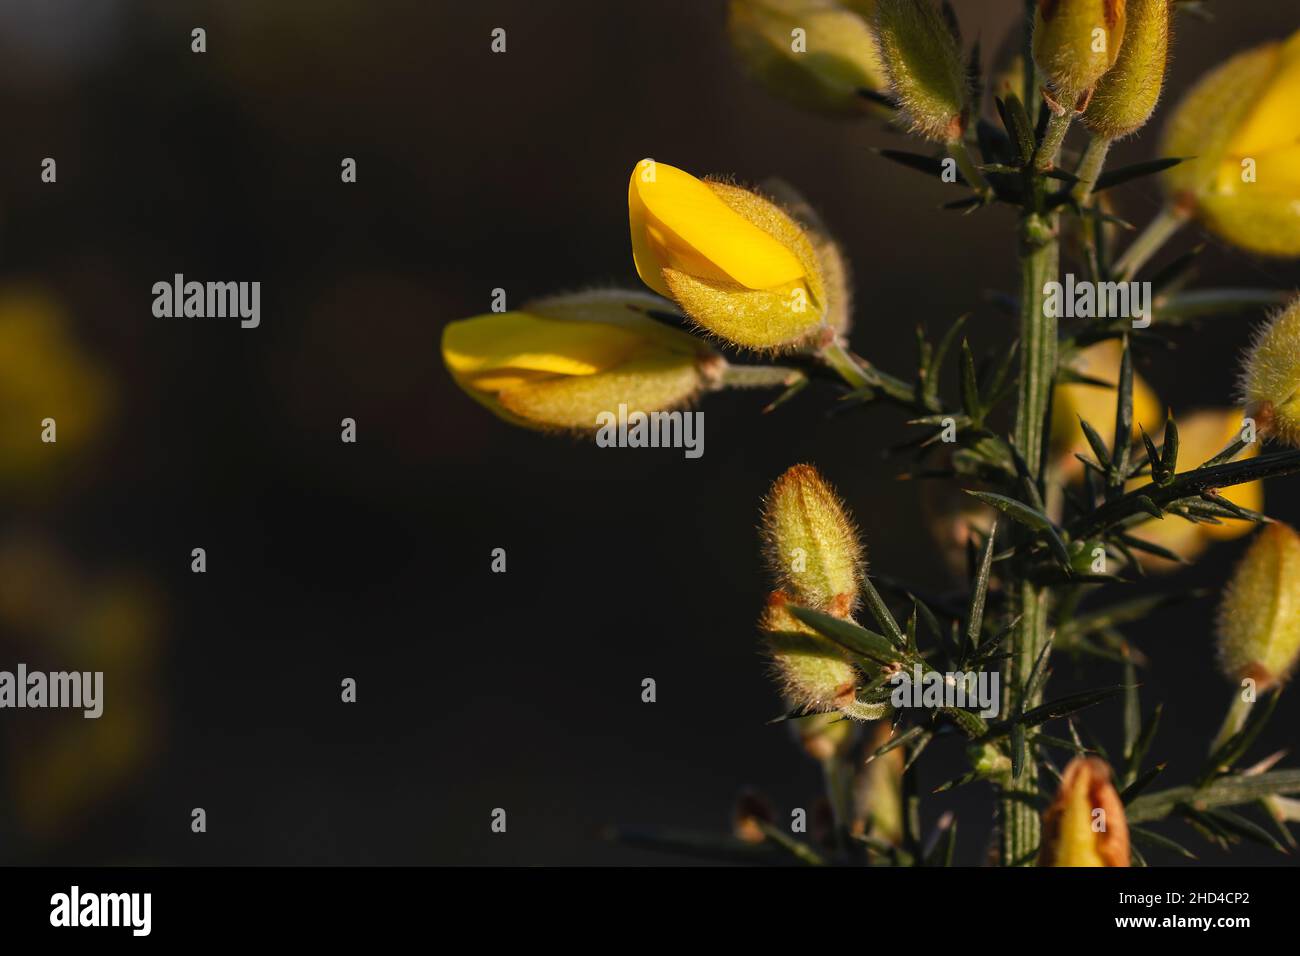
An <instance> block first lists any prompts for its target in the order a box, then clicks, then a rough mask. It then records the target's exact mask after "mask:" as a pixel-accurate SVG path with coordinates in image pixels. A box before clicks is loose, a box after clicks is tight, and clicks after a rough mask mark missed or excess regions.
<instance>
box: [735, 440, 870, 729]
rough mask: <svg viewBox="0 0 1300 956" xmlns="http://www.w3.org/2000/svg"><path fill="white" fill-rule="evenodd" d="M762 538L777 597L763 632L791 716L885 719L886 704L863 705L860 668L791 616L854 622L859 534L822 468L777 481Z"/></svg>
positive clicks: (799, 468)
mask: <svg viewBox="0 0 1300 956" xmlns="http://www.w3.org/2000/svg"><path fill="white" fill-rule="evenodd" d="M763 539H764V544H765V546H766V552H767V559H768V564H769V565H770V567H771V569H772V573H773V575H774V577H775V579H776V583H777V590H776V591H773V592H772V595H771V596H770V597H769V599H768V603H767V607H766V608H765V609H764V611H763V616H762V619H761V621H760V622H759V627H760V628H761V629H762V631H763V632H764V634H765V636H766V640H767V647H768V652H769V653H770V655H771V658H772V662H773V666H774V668H775V671H776V674H777V677H778V679H779V681H780V684H781V689H782V692H783V693H784V696H785V698H786V701H787V702H788V704H789V705H790V707H791V709H792V710H798V711H803V712H806V713H820V712H825V711H830V710H835V711H839V712H840V713H842V714H844V715H845V716H848V717H853V718H856V719H859V720H874V719H876V718H878V717H880V716H882V715H883V714H884V713H885V710H886V708H885V706H884V705H883V704H870V703H864V702H862V701H859V700H858V695H857V692H858V686H859V683H860V675H859V673H858V669H857V668H856V667H855V666H854V665H853V664H852V663H851V662H850V661H849V660H848V659H847V658H845V656H844V654H843V653H842V652H841V651H840V649H839V648H838V647H837V646H836V645H835V644H833V643H832V642H831V641H829V640H827V639H826V638H825V637H822V636H821V635H820V634H818V633H817V632H816V631H814V630H813V629H812V628H810V627H808V626H806V625H805V624H803V623H802V622H800V621H799V620H797V619H796V618H795V617H794V616H793V615H792V614H791V613H790V611H789V609H788V605H790V604H795V605H798V606H802V607H808V608H812V609H813V610H816V611H822V612H824V613H826V614H830V615H832V616H834V617H839V618H844V619H845V620H851V619H852V615H853V611H854V609H855V608H856V607H857V603H858V594H859V591H860V589H861V587H862V579H863V575H864V574H865V567H866V565H865V558H864V555H863V548H862V542H861V541H860V540H859V539H858V533H857V530H856V529H855V528H854V526H853V522H852V520H851V519H850V518H849V515H848V511H847V509H846V508H845V506H844V503H843V502H842V501H841V500H840V498H839V496H838V495H837V494H836V493H835V491H834V490H833V489H832V488H831V487H830V485H828V484H827V483H826V481H825V479H823V478H822V476H821V475H820V474H819V473H818V471H817V469H816V468H814V467H812V466H811V465H795V466H794V467H792V468H790V469H789V470H788V471H786V472H785V474H783V475H782V476H781V477H780V478H778V479H777V480H776V483H775V484H774V485H773V486H772V489H771V491H769V492H768V495H767V498H766V499H765V500H764V502H763Z"/></svg>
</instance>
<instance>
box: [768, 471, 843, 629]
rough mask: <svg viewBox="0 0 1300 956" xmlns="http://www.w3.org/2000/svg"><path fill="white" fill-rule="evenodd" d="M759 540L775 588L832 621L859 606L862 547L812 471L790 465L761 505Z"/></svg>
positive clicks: (838, 505) (830, 492)
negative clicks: (831, 616) (824, 614)
mask: <svg viewBox="0 0 1300 956" xmlns="http://www.w3.org/2000/svg"><path fill="white" fill-rule="evenodd" d="M763 539H764V542H765V544H766V546H767V559H768V563H769V564H770V565H771V568H772V571H773V573H774V574H775V575H776V580H777V584H778V586H780V587H781V588H782V589H783V590H785V591H787V592H788V593H789V594H790V595H791V597H792V598H793V600H794V601H795V602H796V603H798V604H802V605H805V606H806V607H811V608H816V609H817V610H819V611H825V612H826V613H828V614H834V615H835V616H836V617H848V616H849V615H850V614H851V613H852V612H853V609H854V607H856V605H857V602H858V591H859V589H860V588H861V586H862V575H863V568H864V561H863V552H862V543H861V542H860V541H859V540H858V534H857V531H856V529H855V528H854V526H853V522H852V521H851V520H850V518H849V514H848V510H847V509H846V508H845V507H844V503H843V502H842V501H841V500H840V498H839V495H837V494H836V493H835V491H834V490H833V489H832V488H831V486H830V485H828V484H827V483H826V481H825V479H823V478H822V476H821V475H820V474H819V473H818V471H817V469H816V468H814V467H813V466H812V465H795V466H794V467H793V468H790V469H789V470H788V471H786V473H785V474H783V475H782V476H781V477H780V478H778V479H777V480H776V482H775V484H773V485H772V490H771V491H769V492H768V494H767V498H765V499H764V501H763Z"/></svg>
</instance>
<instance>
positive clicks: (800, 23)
mask: <svg viewBox="0 0 1300 956" xmlns="http://www.w3.org/2000/svg"><path fill="white" fill-rule="evenodd" d="M727 34H728V36H729V37H730V38H731V45H732V47H733V48H734V49H735V51H736V54H737V56H738V57H739V59H740V62H741V65H742V66H744V68H745V70H746V72H748V73H749V74H750V75H751V76H753V77H754V78H755V79H756V80H758V81H759V82H760V83H762V84H763V85H764V86H765V87H767V88H768V89H769V90H770V91H772V92H773V93H775V94H777V95H778V96H781V97H783V98H785V99H787V100H789V101H791V102H792V103H794V104H795V105H797V106H801V107H803V108H805V109H811V110H817V111H819V112H824V113H837V114H843V115H850V116H852V115H861V114H863V113H864V112H867V111H875V112H879V113H881V114H886V113H888V112H889V111H888V110H887V109H886V108H885V107H883V106H880V105H874V104H872V102H871V101H870V100H868V99H865V98H864V97H862V96H861V95H860V94H859V92H858V91H859V90H864V89H865V90H871V91H873V92H877V93H878V92H882V91H883V90H885V88H886V87H887V86H888V82H889V81H888V78H887V77H886V76H885V68H884V66H883V65H882V64H881V62H880V50H879V47H877V45H876V38H875V35H874V34H873V33H872V32H871V30H870V28H869V27H868V26H867V22H866V20H864V19H863V16H862V15H860V14H859V12H854V11H853V10H846V9H844V7H843V6H842V5H841V4H839V3H837V2H836V0H731V3H730V5H729V7H728V15H727Z"/></svg>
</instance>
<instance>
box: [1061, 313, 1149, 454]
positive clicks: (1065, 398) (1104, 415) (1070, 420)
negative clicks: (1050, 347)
mask: <svg viewBox="0 0 1300 956" xmlns="http://www.w3.org/2000/svg"><path fill="white" fill-rule="evenodd" d="M1123 351H1124V350H1123V347H1122V346H1121V345H1120V343H1119V342H1118V340H1116V339H1106V340H1105V341H1102V342H1098V343H1096V344H1095V345H1090V346H1088V347H1086V348H1083V349H1080V350H1079V351H1078V352H1077V353H1075V354H1074V355H1073V356H1072V357H1071V358H1070V363H1069V364H1070V367H1071V368H1072V369H1073V370H1074V372H1075V373H1077V374H1078V375H1079V376H1080V377H1082V378H1086V379H1091V380H1095V381H1097V382H1105V383H1108V385H1110V386H1111V387H1107V385H1099V384H1098V385H1094V384H1092V383H1091V382H1067V383H1064V384H1061V385H1057V386H1056V389H1055V393H1054V395H1053V398H1052V450H1053V452H1054V453H1055V454H1056V456H1057V457H1058V460H1059V463H1060V465H1061V467H1062V468H1063V469H1064V470H1065V472H1066V473H1067V474H1069V475H1071V476H1073V475H1077V474H1078V473H1079V468H1080V467H1081V466H1080V464H1079V462H1078V460H1077V459H1076V458H1075V457H1074V455H1075V453H1076V452H1077V453H1080V454H1091V452H1090V451H1089V446H1088V441H1087V439H1086V438H1085V437H1084V433H1083V426H1082V425H1081V424H1080V422H1079V420H1080V419H1083V421H1086V422H1087V423H1088V424H1089V425H1091V426H1092V427H1093V428H1095V429H1096V430H1097V432H1098V433H1099V434H1100V435H1101V436H1102V437H1103V438H1106V439H1110V438H1111V437H1112V434H1113V432H1114V426H1115V395H1116V392H1115V388H1114V387H1113V384H1114V383H1117V382H1118V381H1119V370H1120V362H1121V360H1122V358H1123ZM1164 417H1165V416H1164V408H1163V406H1162V405H1161V404H1160V399H1159V398H1158V397H1157V396H1156V393H1155V392H1154V391H1153V390H1152V388H1151V386H1150V385H1148V384H1147V383H1146V380H1145V379H1143V378H1142V376H1140V375H1138V374H1137V373H1134V375H1133V437H1134V438H1137V437H1138V436H1139V435H1140V434H1141V431H1140V429H1142V428H1145V429H1146V430H1147V433H1148V434H1150V433H1152V432H1155V431H1158V430H1159V428H1160V424H1161V422H1163V421H1164Z"/></svg>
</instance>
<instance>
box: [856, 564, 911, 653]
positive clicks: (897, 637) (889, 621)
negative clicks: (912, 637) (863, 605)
mask: <svg viewBox="0 0 1300 956" xmlns="http://www.w3.org/2000/svg"><path fill="white" fill-rule="evenodd" d="M862 593H863V594H865V595H866V598H867V608H868V610H870V611H871V616H872V617H873V618H875V619H876V623H877V624H879V625H880V627H881V629H882V630H883V631H884V632H885V634H886V635H888V637H889V639H890V640H892V641H893V642H894V646H895V647H898V648H902V647H906V646H907V641H906V640H905V639H904V638H903V632H902V631H901V630H899V627H898V622H897V621H895V620H894V615H892V614H890V613H889V607H888V606H887V605H886V604H885V599H884V598H882V597H881V596H880V592H879V591H877V590H876V586H875V585H874V584H872V583H871V578H869V577H864V578H863V579H862Z"/></svg>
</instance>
